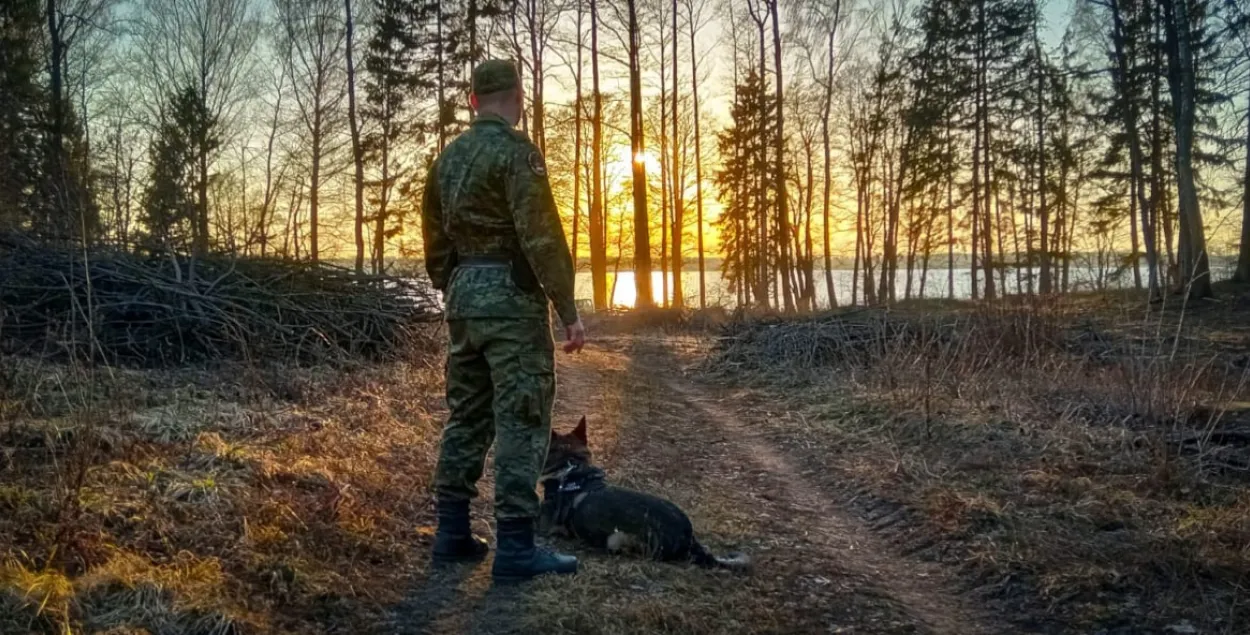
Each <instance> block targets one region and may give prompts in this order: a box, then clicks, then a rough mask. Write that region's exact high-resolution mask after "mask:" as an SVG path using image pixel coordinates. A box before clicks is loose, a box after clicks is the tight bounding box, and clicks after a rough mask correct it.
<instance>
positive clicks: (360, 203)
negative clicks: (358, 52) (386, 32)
mask: <svg viewBox="0 0 1250 635" xmlns="http://www.w3.org/2000/svg"><path fill="white" fill-rule="evenodd" d="M343 8H344V10H345V11H346V12H347V25H346V26H347V33H346V36H347V120H348V123H349V124H350V126H351V133H352V160H353V163H355V164H356V179H355V180H356V183H355V185H356V273H364V272H365V155H364V148H362V147H361V145H360V122H359V121H358V119H357V117H356V65H355V60H353V59H352V53H353V51H352V38H353V36H354V34H353V30H354V29H353V25H352V0H343Z"/></svg>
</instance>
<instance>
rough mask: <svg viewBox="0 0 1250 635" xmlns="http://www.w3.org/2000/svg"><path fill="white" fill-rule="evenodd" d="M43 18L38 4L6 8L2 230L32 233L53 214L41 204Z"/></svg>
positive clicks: (1, 68) (0, 20) (2, 30)
mask: <svg viewBox="0 0 1250 635" xmlns="http://www.w3.org/2000/svg"><path fill="white" fill-rule="evenodd" d="M39 16H40V14H39V3H38V0H14V1H11V2H5V3H0V227H24V228H30V227H31V222H32V220H33V219H34V218H36V217H38V216H42V215H44V214H45V213H46V212H47V210H46V208H45V205H44V203H43V202H42V201H40V194H41V192H42V191H43V188H42V187H41V186H40V182H41V180H42V175H41V172H40V167H41V166H42V164H43V158H42V157H43V147H42V145H41V137H40V134H39V127H40V122H41V121H42V119H43V117H44V109H45V107H46V102H47V99H46V94H45V92H44V90H43V89H42V87H41V86H39V84H38V81H37V78H38V75H39V72H40V68H39V60H38V59H37V57H36V52H37V51H38V50H39V46H40V44H39V43H40V33H39V31H40V19H39Z"/></svg>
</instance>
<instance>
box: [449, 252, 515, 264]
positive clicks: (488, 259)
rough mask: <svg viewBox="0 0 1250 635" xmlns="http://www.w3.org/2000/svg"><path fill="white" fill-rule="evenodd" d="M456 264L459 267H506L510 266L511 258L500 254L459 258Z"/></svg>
mask: <svg viewBox="0 0 1250 635" xmlns="http://www.w3.org/2000/svg"><path fill="white" fill-rule="evenodd" d="M456 264H457V266H460V267H508V266H511V265H512V258H510V257H509V256H506V255H502V254H479V255H474V256H460V257H459V259H458V260H457V261H456Z"/></svg>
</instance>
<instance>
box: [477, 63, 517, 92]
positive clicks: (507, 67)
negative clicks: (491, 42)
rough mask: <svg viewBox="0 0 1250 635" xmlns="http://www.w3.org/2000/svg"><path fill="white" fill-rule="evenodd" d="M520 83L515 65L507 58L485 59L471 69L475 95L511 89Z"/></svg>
mask: <svg viewBox="0 0 1250 635" xmlns="http://www.w3.org/2000/svg"><path fill="white" fill-rule="evenodd" d="M520 83H521V81H520V77H518V75H517V70H516V65H515V64H513V63H512V62H511V61H509V60H498V59H496V60H486V61H484V62H482V63H481V64H478V65H477V68H474V69H473V93H474V94H476V95H489V94H491V93H497V92H500V91H504V90H512V89H513V88H516V87H517V85H519V84H520Z"/></svg>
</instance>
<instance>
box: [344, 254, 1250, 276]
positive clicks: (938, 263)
mask: <svg viewBox="0 0 1250 635" xmlns="http://www.w3.org/2000/svg"><path fill="white" fill-rule="evenodd" d="M1127 255H1128V254H1120V255H1119V256H1118V257H1117V258H1118V261H1119V262H1123V258H1125V257H1126V256H1127ZM1097 257H1098V256H1097V254H1092V253H1089V254H1086V253H1081V254H1076V255H1074V256H1073V257H1072V261H1071V264H1072V266H1074V267H1086V266H1088V265H1089V264H1090V263H1091V262H1092V261H1094V260H1096V259H1097ZM614 260H615V259H613V258H609V260H608V274H613V273H616V272H617V271H618V270H617V268H616V267H615V266H614V264H615V262H614ZM1236 261H1237V256H1236V255H1235V254H1229V255H1223V254H1219V255H1212V256H1211V268H1212V269H1222V268H1225V267H1232V266H1235V264H1236ZM322 262H326V263H330V264H334V265H338V266H343V267H348V268H351V267H353V266H355V262H354V261H353V260H350V259H341V258H335V259H326V258H323V259H322ZM723 262H724V259H723V258H721V257H717V258H707V259H705V261H704V271H705V272H707V273H712V272H719V271H721V265H722V264H723ZM625 264H626V261H625V260H622V261H621V268H620V269H619V272H620V273H633V271H634V268H633V267H632V266H625ZM630 264H632V262H631V263H630ZM831 264H832V265H833V267H832V269H831V270H832V271H851V270H853V269H855V260H854V259H853V258H841V257H839V258H833V259H832V263H831ZM898 264H899V271H900V272H903V271H906V269H907V260H906V258H905V257H904V258H900V260H899V263H898ZM923 264H924V263H923V261H922V260H919V259H917V260H916V262H915V269H916V271H920V270H921V269H922V268H923ZM946 264H947V256H946V255H945V254H941V255H940V256H939V255H935V256H932V257H931V258H930V259H929V271H946V269H947V267H946ZM1057 264H1058V263H1057ZM815 265H816V266H815V271H824V270H825V269H824V259H823V258H821V257H817V258H816V263H815ZM1139 266H1140V267H1141V268H1142V271H1145V267H1146V262H1145V259H1144V258H1143V259H1142V260H1140V261H1139ZM424 267H425V265H424V263H423V262H422V261H421V260H419V259H416V258H402V259H399V260H393V261H390V262H389V263H388V268H389V269H390V270H392V271H395V270H398V271H412V270H416V271H421V270H423V269H424ZM1038 267H1039V266H1038V265H1036V264H1034V265H1033V268H1035V269H1036V268H1038ZM971 268H972V258H971V257H970V256H968V255H967V254H955V266H954V269H955V270H956V271H959V270H966V269H971ZM979 268H980V266H979V265H978V269H979ZM994 268H995V269H996V270H997V269H1002V268H1006V269H1009V270H1013V269H1016V268H1017V267H1016V264H1015V263H1008V264H1006V265H1003V264H998V263H995V265H994ZM1112 268H1114V267H1112ZM664 270H667V269H664ZM681 270H682V273H696V274H697V273H698V272H699V260H698V258H687V259H686V260H685V262H684V263H683V264H682V269H681ZM876 270H878V271H879V270H880V263H878V264H877V267H876ZM651 271H652V273H659V272H660V271H661V266H660V260H659V259H658V258H656V259H654V260H652V261H651ZM577 273H579V274H583V273H590V259H589V258H586V257H583V258H580V259H578V262H577Z"/></svg>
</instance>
